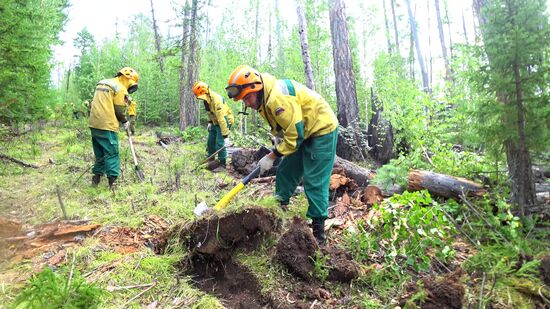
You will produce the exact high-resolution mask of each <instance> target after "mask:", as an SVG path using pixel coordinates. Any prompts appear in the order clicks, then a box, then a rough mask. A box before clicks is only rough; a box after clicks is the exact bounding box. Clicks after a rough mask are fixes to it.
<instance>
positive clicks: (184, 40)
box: [179, 1, 189, 130]
mask: <svg viewBox="0 0 550 309" xmlns="http://www.w3.org/2000/svg"><path fill="white" fill-rule="evenodd" d="M188 16H189V1H185V6H184V9H183V24H182V36H181V67H180V70H179V78H180V79H179V88H180V89H179V90H180V98H179V99H180V113H179V116H180V118H179V128H180V130H184V129H185V128H186V127H187V122H186V118H185V115H186V113H187V108H188V104H187V103H186V101H187V98H186V96H187V93H188V92H187V90H186V89H185V87H186V81H187V70H186V69H185V64H186V63H187V53H188V48H189V42H188V36H189V20H188Z"/></svg>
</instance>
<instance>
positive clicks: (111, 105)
mask: <svg viewBox="0 0 550 309" xmlns="http://www.w3.org/2000/svg"><path fill="white" fill-rule="evenodd" d="M138 80H139V75H138V73H137V72H136V71H135V70H134V69H132V68H129V67H125V68H122V69H121V70H120V71H118V72H117V74H116V76H115V77H114V78H110V79H104V80H101V81H99V82H98V83H97V85H96V88H95V92H94V98H93V100H92V103H91V108H90V118H89V125H88V126H89V127H90V130H91V133H92V146H93V149H94V155H95V164H94V167H93V168H92V173H93V174H94V175H93V177H92V185H93V186H97V185H98V184H99V182H100V180H101V176H102V175H106V176H107V178H108V180H109V187H110V188H111V189H114V184H115V181H116V179H117V177H118V176H119V175H120V158H119V153H118V130H119V121H120V122H121V123H122V125H123V126H124V129H128V128H129V125H130V123H129V122H128V120H127V119H126V115H125V113H126V100H127V96H128V94H129V93H133V92H134V91H136V90H137V87H138Z"/></svg>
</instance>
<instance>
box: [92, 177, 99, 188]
mask: <svg viewBox="0 0 550 309" xmlns="http://www.w3.org/2000/svg"><path fill="white" fill-rule="evenodd" d="M100 181H101V175H97V174H94V176H92V187H97V185H98V184H99V182H100Z"/></svg>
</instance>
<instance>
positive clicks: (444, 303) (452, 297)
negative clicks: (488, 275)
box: [402, 268, 465, 309]
mask: <svg viewBox="0 0 550 309" xmlns="http://www.w3.org/2000/svg"><path fill="white" fill-rule="evenodd" d="M461 275H462V270H461V269H460V268H459V269H457V270H456V271H454V272H452V273H449V274H447V275H446V276H445V277H443V278H434V277H427V278H423V279H422V282H423V285H424V290H425V291H426V294H427V297H426V300H425V301H424V302H423V303H422V304H420V307H421V308H422V309H439V308H452V309H455V308H456V309H460V308H462V301H463V298H464V293H465V289H464V286H463V285H462V284H461V283H460V276H461ZM413 286H414V287H413ZM411 287H413V289H415V288H416V285H415V284H411ZM414 293H415V291H413V292H412V293H409V295H408V296H411V295H413V294H414ZM406 300H407V299H405V300H404V301H403V303H402V306H404V303H405V302H406Z"/></svg>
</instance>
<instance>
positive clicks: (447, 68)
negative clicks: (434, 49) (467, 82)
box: [434, 0, 453, 82]
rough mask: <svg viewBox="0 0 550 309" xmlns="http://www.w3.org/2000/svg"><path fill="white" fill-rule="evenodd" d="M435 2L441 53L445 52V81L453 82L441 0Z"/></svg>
mask: <svg viewBox="0 0 550 309" xmlns="http://www.w3.org/2000/svg"><path fill="white" fill-rule="evenodd" d="M434 1H435V13H436V16H437V30H438V31H439V42H441V51H442V52H443V61H444V62H445V80H447V81H449V82H450V81H452V80H453V73H452V72H451V65H450V64H449V57H447V47H446V46H445V34H444V33H443V22H442V21H441V12H440V10H439V0H434Z"/></svg>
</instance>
